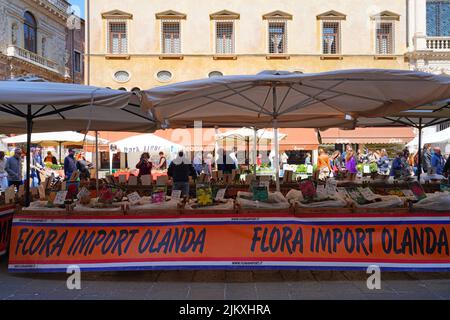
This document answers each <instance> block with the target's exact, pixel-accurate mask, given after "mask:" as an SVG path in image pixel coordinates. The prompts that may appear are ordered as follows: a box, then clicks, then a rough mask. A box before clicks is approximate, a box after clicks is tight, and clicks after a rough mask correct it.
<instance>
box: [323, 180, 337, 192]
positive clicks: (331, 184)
mask: <svg viewBox="0 0 450 320" xmlns="http://www.w3.org/2000/svg"><path fill="white" fill-rule="evenodd" d="M336 188H337V181H336V180H331V179H328V180H327V182H326V184H325V193H326V194H327V195H328V196H334V195H336Z"/></svg>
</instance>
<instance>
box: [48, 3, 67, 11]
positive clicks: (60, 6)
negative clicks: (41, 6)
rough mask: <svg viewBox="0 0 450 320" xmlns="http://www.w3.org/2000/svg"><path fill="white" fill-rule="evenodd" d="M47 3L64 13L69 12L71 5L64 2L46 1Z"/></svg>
mask: <svg viewBox="0 0 450 320" xmlns="http://www.w3.org/2000/svg"><path fill="white" fill-rule="evenodd" d="M46 1H47V2H50V3H51V4H52V5H54V6H55V7H56V8H58V9H59V10H61V11H62V12H68V11H67V9H68V8H69V6H70V4H69V3H67V1H64V0H46Z"/></svg>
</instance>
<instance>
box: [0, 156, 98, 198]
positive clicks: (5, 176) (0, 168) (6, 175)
mask: <svg viewBox="0 0 450 320" xmlns="http://www.w3.org/2000/svg"><path fill="white" fill-rule="evenodd" d="M25 159H26V158H25V153H24V152H23V151H22V149H21V148H15V149H14V152H13V154H12V155H11V156H10V157H6V154H5V152H4V151H0V190H5V189H7V188H8V187H10V186H15V187H16V188H19V187H20V186H21V185H22V184H23V183H24V180H25V179H26V174H25V172H26V162H25V161H26V160H25ZM30 160H31V161H30V181H31V187H38V186H39V185H40V184H41V182H42V180H41V174H45V172H44V169H45V167H46V164H50V165H56V164H58V160H57V159H56V157H55V156H54V155H53V154H52V152H51V151H48V152H47V155H46V156H45V158H44V157H43V156H42V150H41V148H39V147H33V148H31V149H30ZM91 168H92V164H91V163H90V162H89V161H87V160H86V157H85V154H84V153H83V152H79V153H78V154H77V155H76V152H75V149H69V150H68V155H67V156H66V157H65V159H64V177H62V178H64V179H66V180H68V179H70V177H71V176H72V174H73V173H74V172H78V173H79V177H80V179H90V172H89V169H91Z"/></svg>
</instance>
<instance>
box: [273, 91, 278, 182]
mask: <svg viewBox="0 0 450 320" xmlns="http://www.w3.org/2000/svg"><path fill="white" fill-rule="evenodd" d="M272 96H273V98H272V102H273V116H274V118H273V139H274V140H275V141H274V145H275V157H274V159H273V161H274V162H275V163H274V164H275V183H276V186H277V191H280V160H279V153H280V151H279V149H280V146H279V145H278V121H277V108H278V102H277V87H275V86H274V87H272Z"/></svg>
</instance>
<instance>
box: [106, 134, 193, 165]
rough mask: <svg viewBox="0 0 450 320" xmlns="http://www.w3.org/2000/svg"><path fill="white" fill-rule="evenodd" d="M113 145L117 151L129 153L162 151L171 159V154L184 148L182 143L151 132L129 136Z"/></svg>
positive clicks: (155, 152) (156, 152)
mask: <svg viewBox="0 0 450 320" xmlns="http://www.w3.org/2000/svg"><path fill="white" fill-rule="evenodd" d="M112 145H114V146H115V148H116V150H117V151H121V152H124V153H128V154H141V153H143V152H148V153H150V154H158V153H159V152H161V151H162V152H164V154H165V155H166V157H167V156H168V155H169V159H170V158H171V155H173V154H176V153H177V152H178V151H180V150H183V149H184V147H183V146H182V145H179V144H176V143H174V142H172V141H170V140H167V139H164V138H161V137H159V136H157V135H154V134H151V133H148V134H141V135H137V136H132V137H128V138H125V139H122V140H119V141H115V142H114V143H112Z"/></svg>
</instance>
